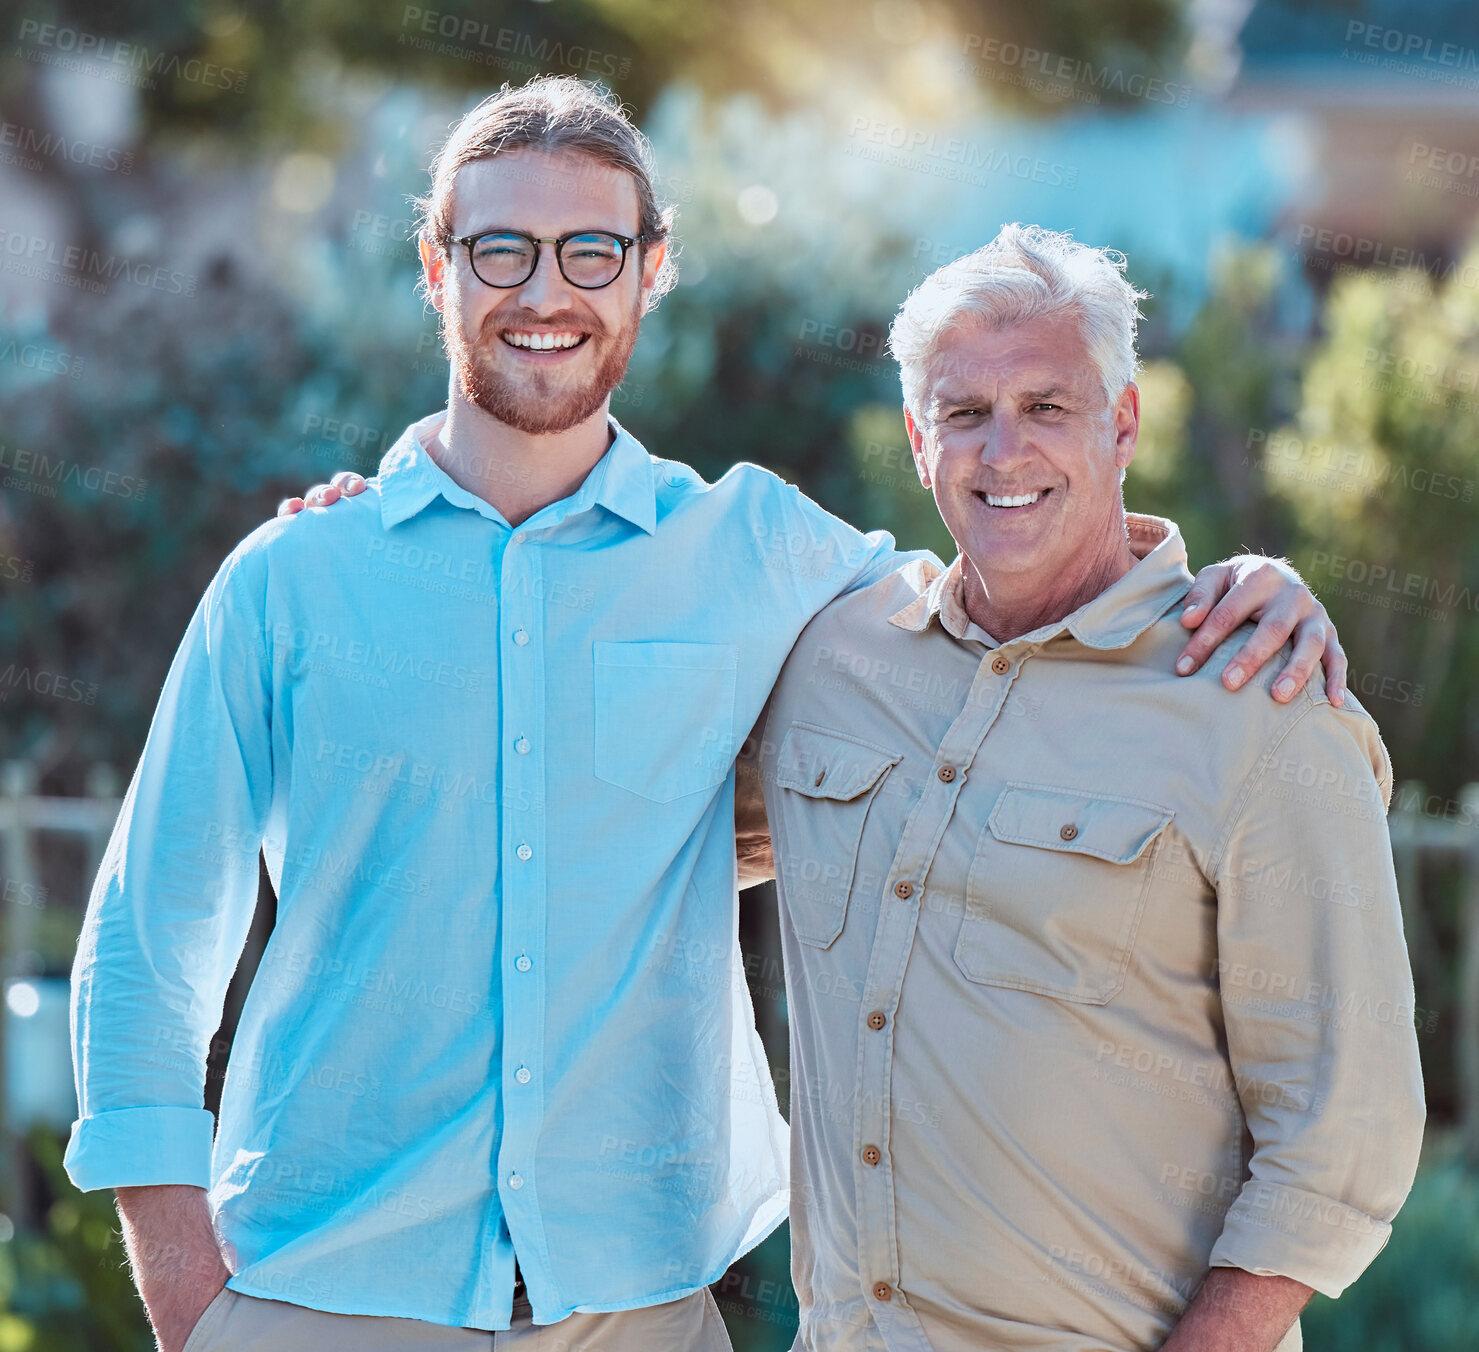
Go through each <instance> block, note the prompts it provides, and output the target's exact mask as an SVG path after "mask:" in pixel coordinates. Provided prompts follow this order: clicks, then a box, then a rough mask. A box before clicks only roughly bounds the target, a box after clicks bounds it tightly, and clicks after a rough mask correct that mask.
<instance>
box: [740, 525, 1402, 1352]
mask: <svg viewBox="0 0 1479 1352" xmlns="http://www.w3.org/2000/svg"><path fill="white" fill-rule="evenodd" d="M1132 525H1133V527H1134V529H1135V530H1136V531H1139V532H1141V533H1142V534H1143V535H1147V536H1148V538H1142V539H1139V540H1137V541H1136V543H1137V544H1138V548H1137V553H1143V552H1144V551H1146V550H1147V549H1148V550H1149V553H1148V554H1147V555H1146V557H1144V559H1143V561H1142V562H1140V563H1139V564H1137V565H1136V567H1134V568H1133V569H1132V570H1131V571H1130V572H1129V573H1128V574H1127V575H1126V576H1125V577H1124V578H1122V579H1120V581H1118V582H1117V583H1115V584H1114V585H1113V586H1112V587H1110V588H1109V589H1108V590H1106V591H1105V592H1103V593H1102V594H1101V595H1100V596H1098V597H1096V598H1095V599H1094V600H1093V601H1091V602H1089V603H1088V604H1087V605H1084V606H1082V607H1080V608H1079V609H1078V610H1076V611H1074V612H1073V613H1072V614H1071V615H1069V616H1068V617H1067V618H1066V619H1064V620H1062V621H1059V622H1058V623H1055V624H1050V625H1045V626H1044V627H1042V628H1041V629H1038V630H1035V631H1034V632H1032V633H1029V634H1025V635H1023V636H1022V637H1020V638H1017V639H1014V640H1012V641H1011V642H1009V643H1005V644H1002V645H1000V646H996V645H994V643H993V641H992V640H990V639H989V638H988V637H987V636H985V635H984V634H983V635H982V636H981V638H972V637H968V636H967V625H968V623H969V622H968V620H967V618H966V615H965V612H964V610H963V608H962V605H961V600H960V574H959V568H960V561H959V560H958V559H957V560H956V562H955V563H954V564H953V565H952V566H951V567H950V568H949V569H948V570H946V571H945V572H944V573H941V574H938V575H935V570H932V569H931V567H930V565H928V564H918V563H916V564H912V565H910V566H909V567H908V568H906V569H904V570H903V571H901V572H899V573H896V574H894V575H893V576H891V577H890V578H888V579H886V580H884V581H882V582H880V583H877V584H875V585H874V586H872V587H870V588H867V589H865V590H863V591H859V592H855V593H852V594H850V595H847V596H844V597H842V598H840V599H839V600H837V601H835V602H833V603H832V604H831V605H830V606H828V607H827V609H826V610H824V611H823V612H822V613H821V614H820V615H819V616H818V617H817V618H816V619H815V620H814V621H813V622H812V623H811V624H810V625H809V626H808V628H807V629H806V631H805V632H804V633H803V634H802V636H801V638H800V640H799V641H798V643H797V644H796V646H795V648H794V650H793V651H792V654H791V657H790V659H789V661H788V662H787V665H786V667H785V670H784V671H783V673H782V675H781V678H780V681H779V682H778V684H777V686H776V689H775V692H774V694H773V696H772V699H771V703H770V705H769V706H768V710H767V715H766V717H765V718H764V719H762V722H761V725H760V726H759V727H758V728H757V733H758V750H759V758H758V765H759V771H760V779H761V780H762V781H763V786H764V808H765V811H766V813H767V814H768V818H769V823H770V827H771V830H772V833H773V840H774V848H775V857H776V860H777V862H778V864H779V870H778V873H779V877H778V889H779V894H780V906H781V931H782V941H783V945H784V950H785V966H786V984H787V989H788V998H789V1010H790V1022H791V1074H792V1095H791V1142H792V1176H793V1177H792V1203H791V1225H792V1254H793V1257H792V1268H793V1277H794V1280H795V1285H796V1290H797V1293H798V1296H799V1298H800V1304H801V1335H800V1338H799V1340H798V1343H797V1346H798V1347H802V1348H810V1349H816V1352H834V1350H835V1349H848V1352H862V1350H863V1349H867V1350H868V1352H881V1350H882V1349H885V1348H886V1349H888V1350H889V1352H902V1350H903V1349H911V1352H926V1349H935V1352H957V1349H958V1350H959V1352H965V1349H972V1352H976V1350H977V1349H982V1348H993V1349H1029V1348H1031V1349H1054V1352H1100V1350H1101V1349H1116V1352H1120V1350H1123V1349H1131V1348H1135V1349H1140V1348H1154V1347H1158V1346H1159V1345H1160V1344H1161V1342H1162V1341H1163V1340H1164V1339H1165V1338H1166V1336H1167V1335H1168V1334H1169V1333H1170V1331H1171V1329H1172V1328H1173V1327H1174V1326H1175V1324H1176V1322H1177V1320H1178V1319H1179V1317H1180V1315H1181V1314H1182V1312H1183V1311H1184V1309H1185V1307H1186V1305H1187V1303H1188V1302H1189V1300H1190V1299H1191V1297H1192V1296H1193V1295H1194V1294H1195V1292H1196V1289H1197V1287H1198V1285H1199V1284H1200V1282H1201V1280H1202V1278H1203V1276H1204V1275H1205V1273H1206V1270H1207V1268H1208V1266H1209V1264H1211V1265H1227V1266H1235V1267H1240V1268H1245V1269H1247V1270H1248V1271H1251V1272H1255V1273H1264V1274H1269V1273H1273V1274H1283V1275H1286V1276H1289V1277H1293V1278H1295V1279H1297V1280H1299V1281H1301V1282H1305V1283H1307V1284H1309V1285H1310V1286H1312V1287H1314V1288H1316V1289H1317V1290H1319V1291H1323V1292H1325V1293H1327V1294H1329V1295H1335V1294H1338V1293H1339V1292H1340V1290H1341V1289H1342V1288H1343V1287H1345V1286H1346V1285H1348V1284H1349V1283H1350V1282H1351V1281H1353V1280H1354V1279H1355V1278H1356V1277H1357V1276H1358V1275H1359V1274H1360V1272H1361V1271H1362V1270H1363V1269H1364V1268H1365V1267H1366V1265H1367V1264H1368V1263H1369V1262H1370V1261H1371V1260H1372V1258H1373V1257H1375V1255H1376V1254H1377V1252H1378V1251H1379V1250H1380V1249H1381V1247H1382V1246H1383V1244H1385V1243H1386V1240H1387V1237H1388V1234H1389V1233H1390V1226H1389V1224H1388V1223H1389V1222H1390V1220H1391V1219H1392V1217H1393V1216H1394V1215H1395V1214H1396V1211H1397V1209H1398V1207H1399V1206H1400V1205H1401V1203H1402V1201H1403V1199H1404V1198H1405V1197H1406V1195H1407V1191H1408V1188H1409V1186H1410V1184H1411V1181H1412V1177H1413V1173H1414V1170H1415V1168H1416V1161H1417V1153H1418V1145H1419V1141H1420V1138H1421V1135H1422V1125H1423V1118H1424V1107H1423V1090H1422V1082H1421V1076H1420V1071H1419V1065H1418V1053H1417V1044H1416V1037H1415V1033H1414V1031H1413V991H1412V979H1411V975H1410V972H1409V968H1408V963H1407V954H1406V949H1405V946H1404V943H1403V938H1402V928H1401V918H1400V912H1399V909H1398V904H1397V891H1396V883H1395V879H1394V876H1393V870H1392V860H1391V851H1390V846H1389V843H1388V837H1387V831H1386V825H1385V809H1386V804H1387V800H1388V797H1389V794H1390V786H1391V771H1390V765H1389V762H1388V759H1387V755H1386V751H1385V749H1384V747H1383V746H1382V742H1381V738H1380V736H1379V735H1378V733H1377V729H1376V725H1375V724H1374V723H1373V722H1372V720H1371V719H1370V717H1368V716H1367V714H1366V713H1365V712H1364V711H1363V710H1361V709H1360V708H1359V707H1358V706H1357V704H1356V702H1355V700H1354V699H1353V698H1350V697H1347V700H1346V707H1345V708H1344V709H1341V710H1336V709H1334V708H1333V707H1331V706H1330V704H1329V703H1328V702H1327V701H1326V699H1325V696H1324V694H1323V692H1322V690H1320V689H1319V688H1318V685H1319V683H1318V682H1312V683H1311V684H1310V685H1309V686H1308V687H1306V689H1305V690H1304V691H1303V692H1302V693H1301V694H1300V695H1298V696H1297V697H1296V698H1295V699H1294V701H1293V702H1292V703H1290V704H1288V705H1280V704H1278V703H1276V702H1275V701H1274V700H1273V699H1271V698H1269V696H1268V694H1267V687H1268V685H1269V684H1270V683H1271V682H1272V680H1273V678H1274V675H1275V673H1276V671H1277V669H1278V667H1279V665H1280V664H1279V663H1272V664H1270V666H1269V667H1268V668H1266V669H1265V671H1264V672H1263V673H1260V675H1259V677H1258V678H1257V679H1256V680H1255V681H1254V682H1250V687H1256V688H1249V689H1246V690H1244V691H1241V692H1239V693H1236V694H1234V693H1230V692H1228V691H1227V690H1225V689H1224V688H1223V687H1222V685H1221V683H1220V681H1219V675H1220V672H1221V670H1222V667H1223V666H1224V665H1225V664H1226V662H1227V660H1228V658H1229V657H1230V655H1231V652H1232V650H1233V649H1234V648H1235V647H1236V646H1237V645H1236V642H1234V643H1231V644H1228V645H1226V646H1224V647H1223V648H1222V649H1220V650H1219V652H1218V654H1217V655H1216V656H1215V657H1214V658H1213V660H1212V661H1210V662H1209V663H1208V665H1207V666H1206V667H1205V668H1204V669H1203V670H1202V671H1201V672H1199V673H1198V674H1196V675H1195V676H1191V677H1178V676H1176V675H1174V674H1173V671H1172V663H1173V661H1174V659H1175V657H1176V655H1177V654H1178V653H1179V651H1180V649H1181V647H1182V645H1183V643H1184V642H1185V639H1186V631H1185V630H1183V629H1182V628H1181V626H1180V624H1179V621H1178V616H1179V611H1180V606H1179V605H1178V602H1179V601H1180V600H1181V598H1182V597H1183V596H1184V595H1185V593H1186V591H1187V589H1188V587H1189V586H1190V584H1191V575H1190V574H1189V573H1188V571H1187V568H1186V551H1185V547H1184V545H1183V543H1182V540H1181V537H1180V534H1179V533H1178V532H1177V530H1176V528H1175V527H1174V526H1173V525H1171V523H1170V522H1159V521H1155V520H1154V519H1153V518H1152V519H1147V518H1139V519H1136V520H1132ZM976 632H977V633H980V631H979V630H977V631H976ZM754 740H755V739H752V744H751V745H752V746H753V745H754ZM752 769H753V767H752ZM747 785H748V788H749V790H750V792H749V794H748V796H744V795H743V794H742V801H741V804H740V812H739V822H740V834H741V847H742V856H747V863H748V866H749V871H750V875H751V876H752V877H753V876H755V875H756V874H757V873H758V872H760V871H762V869H763V859H764V837H763V833H764V827H763V824H761V823H760V820H759V818H760V811H759V804H758V803H757V801H756V796H755V793H754V789H755V787H756V784H755V776H754V775H753V773H751V774H750V775H748V776H746V775H743V774H742V776H741V788H742V790H743V789H745V787H746V786H747ZM1280 1346H1281V1348H1297V1347H1298V1346H1299V1333H1298V1326H1297V1325H1296V1326H1295V1328H1294V1329H1293V1330H1291V1333H1290V1335H1289V1337H1288V1338H1286V1339H1285V1340H1284V1342H1283V1343H1282V1344H1281V1345H1280Z"/></svg>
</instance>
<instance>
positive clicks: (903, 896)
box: [894, 883, 914, 901]
mask: <svg viewBox="0 0 1479 1352" xmlns="http://www.w3.org/2000/svg"><path fill="white" fill-rule="evenodd" d="M913 895H914V884H913V883H895V884H894V896H896V897H898V899H899V900H900V901H908V900H909V898H910V897H912V896H913Z"/></svg>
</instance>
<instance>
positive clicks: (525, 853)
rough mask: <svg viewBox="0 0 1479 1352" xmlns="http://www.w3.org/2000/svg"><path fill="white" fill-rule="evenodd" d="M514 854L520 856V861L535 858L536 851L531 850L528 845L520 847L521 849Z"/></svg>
mask: <svg viewBox="0 0 1479 1352" xmlns="http://www.w3.org/2000/svg"><path fill="white" fill-rule="evenodd" d="M514 853H515V854H516V855H518V856H519V858H520V859H532V858H534V851H533V850H531V849H530V848H529V847H528V846H527V845H520V846H519V848H518V849H517V850H515V851H514Z"/></svg>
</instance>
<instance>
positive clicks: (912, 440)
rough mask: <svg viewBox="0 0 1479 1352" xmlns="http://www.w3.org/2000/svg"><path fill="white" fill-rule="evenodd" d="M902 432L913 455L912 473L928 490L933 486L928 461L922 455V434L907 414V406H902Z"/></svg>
mask: <svg viewBox="0 0 1479 1352" xmlns="http://www.w3.org/2000/svg"><path fill="white" fill-rule="evenodd" d="M904 430H905V431H906V432H908V434H909V449H910V450H911V451H913V453H914V472H915V473H916V474H917V475H919V482H920V483H922V484H923V485H924V486H925V487H926V488H930V487H932V486H933V485H931V483H930V467H929V461H928V459H926V457H925V453H924V433H923V432H922V431H921V430H920V428H919V424H918V423H916V422H915V421H914V415H913V414H912V413H911V412H909V405H908V404H905V405H904Z"/></svg>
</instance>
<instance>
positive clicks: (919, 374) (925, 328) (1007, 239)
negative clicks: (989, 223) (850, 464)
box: [888, 221, 1150, 417]
mask: <svg viewBox="0 0 1479 1352" xmlns="http://www.w3.org/2000/svg"><path fill="white" fill-rule="evenodd" d="M1126 265H1127V260H1126V258H1125V256H1124V254H1122V253H1120V252H1119V250H1118V249H1095V248H1092V247H1090V246H1089V245H1087V244H1079V243H1077V242H1076V241H1075V240H1074V239H1073V237H1072V236H1071V235H1068V234H1066V233H1064V232H1061V231H1057V230H1044V229H1043V228H1042V227H1041V226H1038V225H1021V224H1018V223H1017V222H1015V221H1014V222H1013V223H1012V224H1011V225H1004V226H1003V227H1002V228H1001V233H1000V234H998V235H997V237H996V238H995V239H994V240H992V241H991V243H990V244H987V245H984V246H983V247H982V248H979V249H977V250H976V251H975V252H974V253H969V254H966V256H965V257H964V258H957V259H956V260H955V261H954V262H953V263H947V264H946V265H945V266H944V267H942V268H940V269H938V270H937V271H935V272H932V273H930V275H929V276H928V277H926V278H925V279H924V281H922V282H921V283H920V284H919V285H918V286H916V287H915V288H914V290H913V291H911V292H910V293H909V295H908V296H907V297H906V298H905V300H904V303H903V304H902V305H901V306H900V307H899V313H898V314H897V315H896V316H895V317H894V322H893V325H892V327H891V328H890V329H889V335H888V345H889V350H890V351H891V352H892V353H893V354H894V356H895V358H897V360H898V363H899V378H900V380H901V381H902V383H903V386H904V403H905V405H906V406H907V407H908V408H909V410H910V412H911V413H913V414H914V415H915V417H919V416H920V414H921V412H922V409H921V407H920V399H921V398H922V396H923V394H924V386H925V382H926V380H927V379H928V377H929V374H930V366H931V364H932V362H933V360H934V355H935V348H936V346H937V344H938V343H939V342H940V340H941V339H942V338H943V337H944V336H945V334H947V333H949V332H950V331H952V330H954V329H957V328H960V327H963V326H967V325H973V324H975V325H980V326H981V327H983V328H986V329H1003V328H1008V327H1011V326H1012V325H1016V324H1025V323H1027V322H1028V321H1029V320H1032V319H1037V318H1038V317H1039V316H1042V315H1052V314H1060V313H1065V312H1067V313H1071V314H1076V315H1077V316H1078V320H1079V323H1080V325H1081V326H1082V332H1083V335H1084V341H1085V342H1086V343H1087V344H1088V348H1089V355H1090V356H1091V357H1092V359H1093V361H1094V364H1095V366H1097V367H1098V369H1099V378H1100V380H1101V381H1102V383H1103V385H1104V394H1105V397H1106V398H1107V399H1109V400H1110V401H1111V402H1113V401H1114V400H1115V399H1117V398H1118V397H1119V394H1120V391H1121V390H1123V389H1124V388H1125V386H1126V385H1128V384H1129V383H1130V381H1132V380H1133V379H1134V378H1135V372H1136V371H1137V370H1138V369H1139V367H1140V358H1139V357H1138V355H1137V354H1136V352H1135V327H1136V322H1137V321H1138V320H1139V319H1141V318H1143V316H1142V315H1141V313H1140V306H1139V304H1138V302H1140V301H1141V300H1144V299H1145V298H1146V297H1148V296H1149V294H1150V293H1149V292H1147V291H1137V290H1136V289H1135V288H1134V287H1133V286H1131V285H1130V283H1129V282H1128V281H1127V280H1126V278H1125V275H1124V274H1125V268H1126Z"/></svg>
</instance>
